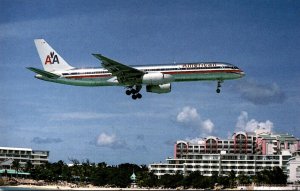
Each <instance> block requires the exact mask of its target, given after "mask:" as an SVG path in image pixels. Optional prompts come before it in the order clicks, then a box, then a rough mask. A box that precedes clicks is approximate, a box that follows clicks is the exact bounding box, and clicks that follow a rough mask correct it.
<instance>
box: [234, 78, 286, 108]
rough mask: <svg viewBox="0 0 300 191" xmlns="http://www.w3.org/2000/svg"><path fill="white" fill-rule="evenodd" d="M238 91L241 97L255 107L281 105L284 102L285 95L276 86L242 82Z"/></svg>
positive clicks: (274, 84)
mask: <svg viewBox="0 0 300 191" xmlns="http://www.w3.org/2000/svg"><path fill="white" fill-rule="evenodd" d="M238 90H239V92H240V93H241V97H242V98H243V99H245V100H247V101H250V102H251V103H253V104H255V105H268V104H272V103H283V102H284V101H285V100H286V95H285V93H284V92H283V91H282V90H281V89H280V87H279V86H278V85H277V84H276V83H273V84H259V83H257V82H254V81H242V83H239V86H238Z"/></svg>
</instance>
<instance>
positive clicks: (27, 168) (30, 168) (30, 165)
mask: <svg viewBox="0 0 300 191" xmlns="http://www.w3.org/2000/svg"><path fill="white" fill-rule="evenodd" d="M32 168H33V164H32V162H31V161H30V160H28V161H27V162H26V164H25V171H26V172H31V170H32Z"/></svg>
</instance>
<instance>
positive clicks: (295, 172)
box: [287, 152, 300, 183]
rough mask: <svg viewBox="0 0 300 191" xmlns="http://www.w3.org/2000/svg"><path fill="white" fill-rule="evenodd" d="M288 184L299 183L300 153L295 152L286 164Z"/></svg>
mask: <svg viewBox="0 0 300 191" xmlns="http://www.w3.org/2000/svg"><path fill="white" fill-rule="evenodd" d="M287 175H288V182H298V183H299V182H300V152H295V153H294V154H293V157H291V158H290V159H289V161H288V163H287Z"/></svg>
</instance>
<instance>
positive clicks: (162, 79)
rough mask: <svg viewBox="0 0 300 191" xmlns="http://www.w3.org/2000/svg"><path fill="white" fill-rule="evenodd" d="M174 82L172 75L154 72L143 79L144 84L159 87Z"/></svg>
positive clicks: (145, 75)
mask: <svg viewBox="0 0 300 191" xmlns="http://www.w3.org/2000/svg"><path fill="white" fill-rule="evenodd" d="M172 81H173V76H172V75H170V74H163V73H160V72H153V73H147V74H144V76H143V78H142V82H143V84H147V85H159V84H167V83H170V82H172Z"/></svg>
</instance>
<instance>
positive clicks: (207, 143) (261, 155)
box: [149, 131, 300, 176]
mask: <svg viewBox="0 0 300 191" xmlns="http://www.w3.org/2000/svg"><path fill="white" fill-rule="evenodd" d="M258 132H259V131H258ZM258 132H255V133H254V132H237V133H234V134H233V136H232V139H223V140H222V139H219V138H217V137H213V136H209V137H206V138H204V139H203V140H198V141H197V142H189V141H177V142H176V144H175V146H174V158H168V159H166V161H167V163H154V164H150V165H149V170H150V171H152V172H153V173H154V174H155V175H157V176H161V175H164V174H175V173H178V172H179V173H182V174H189V173H190V172H193V171H199V172H201V174H203V175H204V176H211V175H212V174H214V173H217V174H219V175H225V174H228V173H229V172H230V171H232V170H233V171H234V172H235V173H236V174H246V175H255V174H256V172H258V171H261V170H263V169H270V170H271V169H272V168H273V167H276V166H278V167H281V168H282V170H283V172H284V173H287V163H288V161H289V159H290V158H291V157H292V153H293V152H295V151H297V150H298V148H300V147H299V142H300V141H299V139H297V138H295V137H293V136H291V135H288V134H271V133H270V132H267V133H266V132H261V133H260V134H259V133H258Z"/></svg>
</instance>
